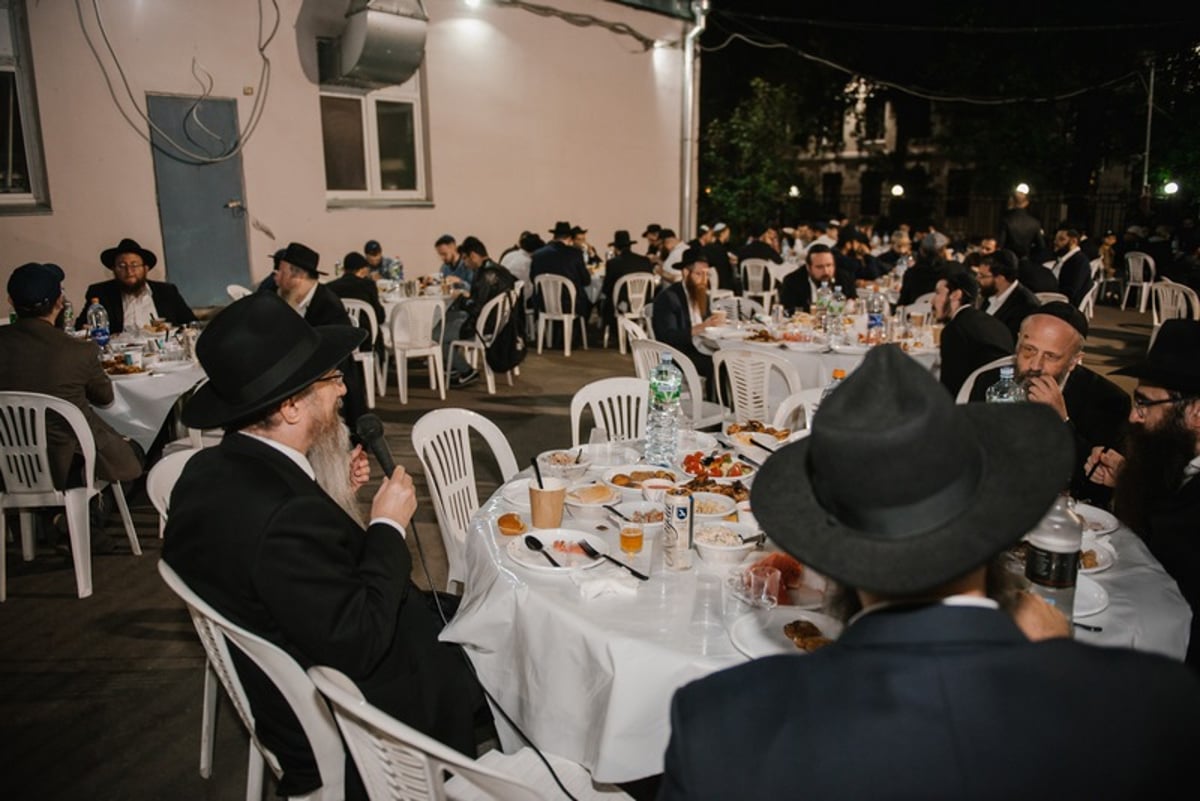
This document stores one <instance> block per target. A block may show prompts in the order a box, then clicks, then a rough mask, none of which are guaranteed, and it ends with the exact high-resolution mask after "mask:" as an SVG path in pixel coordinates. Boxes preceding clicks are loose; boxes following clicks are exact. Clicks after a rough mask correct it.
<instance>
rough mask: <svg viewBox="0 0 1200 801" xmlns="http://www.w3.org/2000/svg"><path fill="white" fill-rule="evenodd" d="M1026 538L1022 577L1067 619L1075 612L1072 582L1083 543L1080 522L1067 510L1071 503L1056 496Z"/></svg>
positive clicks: (1073, 583) (1031, 589)
mask: <svg viewBox="0 0 1200 801" xmlns="http://www.w3.org/2000/svg"><path fill="white" fill-rule="evenodd" d="M1025 539H1026V541H1027V542H1028V547H1027V549H1026V552H1025V578H1027V579H1029V589H1030V591H1031V592H1033V593H1035V594H1037V595H1040V596H1041V597H1042V598H1044V599H1045V600H1046V601H1047V602H1049V603H1050V604H1051V605H1053V606H1056V607H1058V609H1059V611H1061V612H1062V613H1063V614H1064V615H1066V616H1067V619H1068V620H1070V619H1071V616H1072V614H1073V612H1074V610H1075V581H1076V578H1077V577H1078V575H1079V550H1080V547H1081V546H1082V544H1083V521H1082V520H1081V519H1080V518H1079V516H1078V515H1076V514H1075V512H1074V511H1073V510H1072V509H1071V508H1070V500H1069V499H1068V498H1067V497H1066V496H1065V495H1059V496H1058V498H1056V499H1055V501H1054V505H1053V506H1051V507H1050V511H1048V512H1047V513H1046V516H1045V517H1043V518H1042V519H1041V521H1040V522H1039V523H1038V524H1037V527H1035V528H1034V529H1033V531H1030V532H1029V534H1027V535H1026V537H1025Z"/></svg>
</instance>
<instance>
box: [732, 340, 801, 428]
mask: <svg viewBox="0 0 1200 801" xmlns="http://www.w3.org/2000/svg"><path fill="white" fill-rule="evenodd" d="M722 370H724V372H725V375H727V376H728V378H729V393H730V396H731V397H730V398H729V399H728V401H727V400H726V398H725V391H726V389H725V386H724V385H723V383H722V382H721V373H722ZM772 374H779V375H780V376H782V378H783V380H784V382H785V384H786V385H787V390H786V392H785V393H784V394H785V395H791V394H793V393H796V392H799V391H800V390H802V389H804V387H803V385H802V383H801V381H800V372H799V371H798V370H797V369H796V366H795V365H793V364H792V363H791V362H789V361H788V360H787V358H786V357H784V356H782V355H780V354H776V353H771V352H770V351H765V350H760V349H758V348H752V347H746V346H731V347H723V348H721V349H720V350H718V351H717V352H716V353H714V354H713V378H714V380H716V381H717V398H718V400H719V402H720V404H721V405H722V406H726V407H728V408H729V409H730V410H731V412H732V416H733V420H734V422H736V423H739V424H741V423H746V422H748V421H750V420H758V421H759V422H766V421H767V420H773V419H774V417H775V416H774V414H772V411H771V401H770V398H771V392H770V390H771V376H772Z"/></svg>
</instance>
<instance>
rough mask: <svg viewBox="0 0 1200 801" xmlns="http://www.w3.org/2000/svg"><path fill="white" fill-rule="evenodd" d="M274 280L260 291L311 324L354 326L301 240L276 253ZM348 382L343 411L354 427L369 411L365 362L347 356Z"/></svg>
mask: <svg viewBox="0 0 1200 801" xmlns="http://www.w3.org/2000/svg"><path fill="white" fill-rule="evenodd" d="M276 256H277V258H276V264H275V273H274V277H275V281H274V286H273V287H271V286H269V285H268V284H267V282H265V281H264V282H263V285H262V286H260V287H259V289H258V291H259V292H268V293H271V294H275V295H278V296H279V297H280V298H282V299H283V300H284V301H285V302H286V303H287V304H288V305H289V306H291V307H292V309H294V310H295V312H296V313H297V314H299V315H300V316H301V317H303V318H304V320H305V322H307V323H308V324H309V325H313V326H317V325H352V323H351V322H350V314H349V313H348V312H347V311H346V306H345V304H343V303H342V299H341V298H340V297H338V296H337V295H336V294H335V293H334V291H333V290H332V289H330V288H329V284H323V283H321V282H320V280H319V279H320V276H322V275H327V273H325V272H323V271H322V270H320V269H318V267H319V265H320V263H321V256H320V254H319V253H317V252H316V251H315V250H313V249H312V248H310V247H308V246H307V245H304V244H302V243H300V242H289V243H288V246H287V247H286V248H284V249H283V252H282V253H277V254H276ZM342 371H343V373H344V381H345V384H346V402H345V403H344V404H343V406H342V414H343V416H344V417H345V419H346V422H347V423H348V424H350V425H351V426H353V425H354V421H355V420H357V419H358V418H359V417H361V416H362V415H363V414H365V413H366V411H367V384H366V380H365V379H364V377H363V372H362V371H363V367H362V362H356V361H354V360H353V359H347V361H346V364H344V365H342Z"/></svg>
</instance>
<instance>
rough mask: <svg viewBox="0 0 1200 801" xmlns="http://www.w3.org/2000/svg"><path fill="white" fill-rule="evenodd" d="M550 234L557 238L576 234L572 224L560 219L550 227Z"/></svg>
mask: <svg viewBox="0 0 1200 801" xmlns="http://www.w3.org/2000/svg"><path fill="white" fill-rule="evenodd" d="M550 235H551V236H553V237H554V238H555V239H562V238H563V237H564V236H574V233H573V229H572V227H571V224H570V223H569V222H567V221H566V220H559V221H558V222H556V223H555V224H554V227H553V228H551V229H550Z"/></svg>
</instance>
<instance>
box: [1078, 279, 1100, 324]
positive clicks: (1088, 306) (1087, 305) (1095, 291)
mask: <svg viewBox="0 0 1200 801" xmlns="http://www.w3.org/2000/svg"><path fill="white" fill-rule="evenodd" d="M1099 294H1100V284H1099V283H1097V282H1095V281H1093V282H1092V287H1091V289H1089V290H1088V291H1087V294H1085V295H1084V296H1083V300H1081V301H1079V310H1080V311H1081V312H1083V314H1084V316H1085V317H1087V318H1088V319H1089V320H1090V319H1092V316H1093V315H1094V314H1095V313H1096V296H1097V295H1099Z"/></svg>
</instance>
